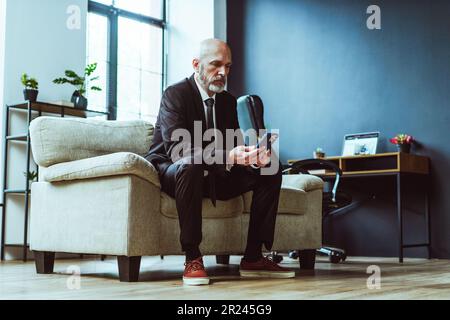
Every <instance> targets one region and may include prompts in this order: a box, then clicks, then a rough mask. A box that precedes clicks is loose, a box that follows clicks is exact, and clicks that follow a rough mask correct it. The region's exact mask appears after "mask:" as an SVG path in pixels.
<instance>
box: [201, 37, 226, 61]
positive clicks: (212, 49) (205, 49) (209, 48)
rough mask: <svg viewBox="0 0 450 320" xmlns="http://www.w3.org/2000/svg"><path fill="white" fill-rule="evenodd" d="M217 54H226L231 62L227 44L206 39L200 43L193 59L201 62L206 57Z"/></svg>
mask: <svg viewBox="0 0 450 320" xmlns="http://www.w3.org/2000/svg"><path fill="white" fill-rule="evenodd" d="M217 52H221V53H227V54H228V55H229V57H230V60H231V50H230V47H229V46H228V44H226V42H224V41H222V40H218V39H206V40H203V41H202V42H200V46H199V48H198V50H197V54H196V56H195V57H194V58H197V59H199V60H202V59H204V58H206V57H208V56H211V55H214V54H215V53H217Z"/></svg>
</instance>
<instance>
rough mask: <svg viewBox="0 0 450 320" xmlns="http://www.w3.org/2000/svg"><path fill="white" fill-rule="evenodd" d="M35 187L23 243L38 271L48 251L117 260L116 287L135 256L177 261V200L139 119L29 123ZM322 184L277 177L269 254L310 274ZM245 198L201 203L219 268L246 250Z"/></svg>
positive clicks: (135, 272) (135, 269) (45, 267)
mask: <svg viewBox="0 0 450 320" xmlns="http://www.w3.org/2000/svg"><path fill="white" fill-rule="evenodd" d="M30 135H31V145H32V152H33V157H34V160H35V161H36V163H37V164H38V165H39V182H36V183H33V184H32V190H31V215H30V219H31V221H30V223H31V225H30V245H31V250H33V251H34V255H35V259H36V268H37V272H38V273H52V272H53V265H54V259H55V253H56V252H65V253H79V254H100V255H111V256H117V257H118V267H119V278H120V280H121V281H137V280H138V277H139V267H140V261H141V257H142V256H152V255H177V254H182V252H181V248H180V244H179V225H178V221H177V219H178V215H177V210H176V206H175V201H174V199H172V198H171V197H169V196H168V195H167V194H165V193H164V192H161V188H160V183H159V178H158V174H157V172H156V170H155V169H154V167H153V166H152V165H151V164H150V163H149V162H148V161H146V160H145V159H144V158H143V157H142V156H143V155H144V154H146V153H147V151H148V149H149V147H150V144H151V141H152V135H153V126H152V125H151V124H149V123H146V122H144V121H106V120H92V119H79V118H54V117H39V118H37V119H35V120H34V121H32V123H31V126H30ZM322 188H323V182H322V180H321V179H319V178H317V177H314V176H309V175H291V176H289V175H287V176H283V186H282V192H281V195H280V203H279V208H278V217H277V224H276V231H275V242H274V246H273V249H274V250H277V251H288V250H292V249H297V250H299V251H300V266H301V267H302V268H314V261H315V249H316V248H319V247H320V246H321V225H322V224H321V219H322V208H321V206H322ZM251 198H252V194H251V193H247V194H244V195H242V196H239V197H236V198H234V199H231V200H229V201H218V202H217V207H216V208H214V207H213V206H212V205H211V202H210V201H209V199H205V200H204V202H203V242H202V246H201V250H202V252H203V253H204V254H205V255H216V256H217V261H218V262H221V263H227V261H228V259H227V257H229V255H230V254H242V253H243V251H244V249H245V244H246V237H247V228H248V222H249V214H248V213H249V211H250V204H251Z"/></svg>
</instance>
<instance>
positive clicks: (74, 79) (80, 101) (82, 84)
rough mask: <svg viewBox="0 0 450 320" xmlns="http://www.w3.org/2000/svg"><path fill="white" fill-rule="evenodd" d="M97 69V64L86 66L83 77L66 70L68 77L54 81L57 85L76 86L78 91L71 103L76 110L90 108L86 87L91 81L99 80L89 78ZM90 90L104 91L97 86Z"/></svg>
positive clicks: (75, 92) (73, 95)
mask: <svg viewBox="0 0 450 320" xmlns="http://www.w3.org/2000/svg"><path fill="white" fill-rule="evenodd" d="M96 69H97V63H92V64H88V65H87V66H86V68H85V69H84V74H83V76H79V75H78V74H77V73H76V72H75V71H72V70H66V71H65V75H66V77H64V78H57V79H55V80H53V83H56V84H65V83H69V84H71V85H73V86H75V88H76V90H75V91H74V93H73V94H72V98H71V100H70V101H71V102H73V103H74V106H75V108H78V109H86V108H87V106H88V100H87V99H86V97H85V96H84V94H85V93H86V90H87V88H86V85H87V82H89V83H90V82H91V81H95V80H98V78H99V77H92V78H89V77H90V76H91V75H92V74H93V73H94V71H95V70H96ZM90 89H91V90H94V91H102V89H101V88H100V87H97V86H92V87H91V88H90Z"/></svg>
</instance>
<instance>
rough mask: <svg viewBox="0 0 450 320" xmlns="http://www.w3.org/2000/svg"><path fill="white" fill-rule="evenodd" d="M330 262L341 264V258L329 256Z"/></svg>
mask: <svg viewBox="0 0 450 320" xmlns="http://www.w3.org/2000/svg"><path fill="white" fill-rule="evenodd" d="M342 261H344V260H342ZM330 262H331V263H339V262H341V257H337V256H330Z"/></svg>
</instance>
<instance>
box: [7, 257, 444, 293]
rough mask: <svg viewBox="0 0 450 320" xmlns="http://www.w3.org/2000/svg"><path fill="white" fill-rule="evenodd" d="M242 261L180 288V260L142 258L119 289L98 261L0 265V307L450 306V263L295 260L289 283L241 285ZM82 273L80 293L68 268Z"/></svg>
mask: <svg viewBox="0 0 450 320" xmlns="http://www.w3.org/2000/svg"><path fill="white" fill-rule="evenodd" d="M239 261H240V257H238V256H232V257H231V261H230V262H231V264H230V265H229V266H222V265H216V264H215V257H212V256H211V257H209V256H208V257H205V265H206V267H207V270H208V272H209V274H210V276H211V279H212V284H211V285H209V286H202V287H186V286H183V284H182V281H181V275H182V272H183V262H184V258H183V257H180V256H169V257H165V258H164V260H161V259H160V258H159V257H146V258H143V261H142V265H141V277H140V282H139V283H120V282H119V281H118V278H117V277H118V275H117V262H116V259H115V258H112V257H111V258H108V259H106V260H105V261H100V259H97V258H96V257H95V258H94V259H86V258H85V259H84V260H57V261H56V262H55V273H54V274H51V275H37V274H36V272H35V268H34V263H33V262H28V263H22V262H3V263H0V299H21V300H22V299H39V300H41V299H75V300H77V299H88V300H96V299H108V300H109V299H170V300H173V299H174V300H178V299H188V300H190V299H195V300H197V299H199V300H207V299H217V300H229V299H262V300H266V299H267V300H277V299H286V300H292V299H408V300H409V299H450V261H449V260H425V259H406V260H405V263H403V264H399V263H398V260H397V259H395V258H361V257H349V258H348V259H347V261H346V262H344V263H341V264H337V265H336V264H331V263H329V262H328V261H327V260H326V259H325V258H324V257H320V258H319V259H318V262H317V263H316V270H314V271H300V269H299V267H298V261H297V260H291V259H289V258H287V257H286V258H285V259H284V261H283V263H282V265H283V266H286V267H290V268H293V269H295V270H296V277H295V279H284V280H248V279H247V280H244V279H241V278H240V277H239V266H238V265H239ZM370 265H377V266H378V267H379V268H380V270H381V288H380V289H368V287H367V279H368V277H369V276H370V274H368V273H367V267H368V266H370ZM71 266H72V267H73V266H75V267H78V268H79V270H81V278H79V279H80V281H79V283H80V288H79V289H69V288H68V283H69V285H71V287H72V288H73V286H74V285H75V286H76V281H72V280H74V278H73V277H71V275H72V273H71V272H72V271H70V270H71V269H70V267H71Z"/></svg>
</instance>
